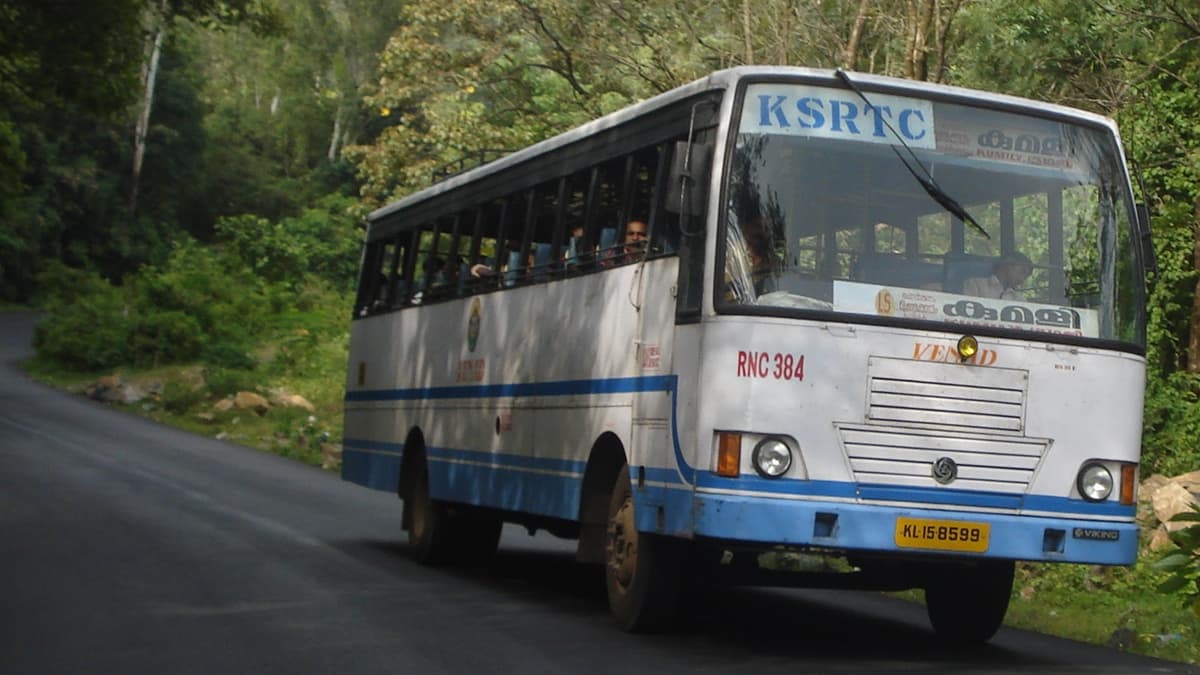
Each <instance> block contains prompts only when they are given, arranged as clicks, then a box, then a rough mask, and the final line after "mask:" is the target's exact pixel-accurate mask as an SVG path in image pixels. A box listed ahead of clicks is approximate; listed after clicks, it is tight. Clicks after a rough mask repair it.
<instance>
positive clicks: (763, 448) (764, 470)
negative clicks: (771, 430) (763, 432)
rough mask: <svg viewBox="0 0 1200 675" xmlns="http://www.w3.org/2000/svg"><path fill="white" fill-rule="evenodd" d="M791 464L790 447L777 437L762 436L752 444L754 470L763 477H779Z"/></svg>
mask: <svg viewBox="0 0 1200 675" xmlns="http://www.w3.org/2000/svg"><path fill="white" fill-rule="evenodd" d="M791 466H792V449H791V448H789V447H788V445H787V443H784V442H783V441H781V440H779V439H778V438H770V437H768V438H764V439H762V440H761V441H759V442H758V445H756V446H754V470H755V471H757V472H758V473H759V475H761V476H762V477H764V478H779V477H780V476H782V475H783V474H785V473H787V470H788V469H790V468H791Z"/></svg>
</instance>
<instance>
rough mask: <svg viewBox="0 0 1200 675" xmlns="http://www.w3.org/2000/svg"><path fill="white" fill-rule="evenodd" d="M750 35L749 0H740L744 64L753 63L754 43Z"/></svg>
mask: <svg viewBox="0 0 1200 675" xmlns="http://www.w3.org/2000/svg"><path fill="white" fill-rule="evenodd" d="M750 35H751V33H750V0H742V40H743V41H745V43H746V57H745V58H746V65H751V64H752V63H754V43H753V41H751V38H750Z"/></svg>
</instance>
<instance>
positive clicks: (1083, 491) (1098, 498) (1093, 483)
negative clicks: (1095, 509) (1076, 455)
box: [1075, 462, 1113, 502]
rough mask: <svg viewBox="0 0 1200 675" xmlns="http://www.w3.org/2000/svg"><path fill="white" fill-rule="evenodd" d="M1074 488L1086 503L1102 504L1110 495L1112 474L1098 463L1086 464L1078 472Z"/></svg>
mask: <svg viewBox="0 0 1200 675" xmlns="http://www.w3.org/2000/svg"><path fill="white" fill-rule="evenodd" d="M1075 487H1077V488H1078V489H1079V495H1080V496H1081V497H1083V498H1084V499H1086V500H1087V501H1089V502H1102V501H1104V500H1105V499H1108V496H1109V495H1110V494H1112V490H1113V477H1112V472H1110V471H1109V470H1108V468H1107V467H1105V466H1104V465H1103V464H1100V463H1099V462H1088V463H1087V464H1084V465H1083V468H1082V469H1080V470H1079V477H1078V478H1076V479H1075Z"/></svg>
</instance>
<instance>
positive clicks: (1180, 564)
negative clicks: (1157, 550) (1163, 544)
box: [1154, 504, 1200, 618]
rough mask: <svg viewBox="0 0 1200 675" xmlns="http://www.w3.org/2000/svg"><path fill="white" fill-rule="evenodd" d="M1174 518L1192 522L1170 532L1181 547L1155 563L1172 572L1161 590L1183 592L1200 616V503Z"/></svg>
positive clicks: (1186, 600) (1160, 567) (1182, 596)
mask: <svg viewBox="0 0 1200 675" xmlns="http://www.w3.org/2000/svg"><path fill="white" fill-rule="evenodd" d="M1171 520H1172V521H1174V522H1188V523H1193V524H1192V525H1189V526H1188V527H1185V528H1183V529H1181V530H1176V531H1175V532H1172V533H1171V541H1173V542H1174V543H1175V545H1176V546H1178V547H1179V548H1178V549H1176V550H1174V551H1171V552H1168V553H1167V554H1165V555H1164V556H1163V557H1162V558H1160V559H1159V560H1158V562H1156V563H1155V564H1154V568H1155V569H1157V570H1159V571H1162V572H1168V573H1169V574H1170V576H1169V577H1167V580H1166V581H1164V582H1163V583H1162V585H1160V586H1159V587H1158V590H1159V591H1161V592H1163V593H1178V594H1180V596H1181V599H1182V600H1183V604H1184V606H1185V607H1190V608H1191V610H1192V613H1193V614H1195V615H1196V616H1197V617H1198V618H1200V506H1196V505H1195V504H1193V505H1192V510H1191V511H1184V512H1183V513H1180V514H1178V515H1176V516H1175V517H1174V518H1172V519H1171Z"/></svg>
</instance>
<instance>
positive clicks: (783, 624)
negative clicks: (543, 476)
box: [340, 541, 1120, 672]
mask: <svg viewBox="0 0 1200 675" xmlns="http://www.w3.org/2000/svg"><path fill="white" fill-rule="evenodd" d="M340 548H341V549H342V550H343V552H345V553H347V554H349V555H352V556H354V557H355V558H357V559H359V560H361V561H366V562H369V563H371V564H372V565H375V566H379V567H381V568H383V569H386V570H387V571H388V573H389V574H392V575H395V576H397V577H408V576H410V575H415V576H426V575H434V576H435V577H437V578H439V579H441V580H447V581H449V580H452V583H453V585H454V586H455V587H456V588H458V589H459V590H460V591H462V590H463V589H464V587H466V588H470V589H471V591H468V592H475V591H477V592H479V593H493V594H495V593H498V594H502V595H505V596H508V598H509V599H510V600H511V601H512V602H517V603H523V604H524V605H526V606H528V611H529V612H531V613H532V612H548V613H550V614H555V615H560V617H561V615H570V616H569V617H568V618H561V619H560V620H566V621H575V622H577V623H578V625H577V626H575V628H576V629H577V630H595V629H600V630H606V631H612V632H613V633H618V634H619V630H618V629H617V628H616V627H615V626H614V625H612V622H611V619H610V617H609V614H608V607H607V600H606V597H605V590H604V577H603V569H602V568H601V567H599V566H595V565H592V566H584V565H580V564H577V563H576V562H575V561H574V556H573V554H572V553H570V552H548V551H529V550H509V549H502V550H501V551H500V552H499V553H498V554H497V556H496V558H495V559H494V560H493V561H492V562H491V564H489V565H487V566H480V567H473V568H440V569H431V568H426V567H422V566H420V565H418V564H417V563H415V562H414V561H413V560H412V558H411V555H410V552H409V549H408V546H407V545H404V544H401V543H399V542H383V541H358V542H345V543H343V544H342V545H341V546H340ZM689 599H690V602H688V603H687V604H686V606H685V607H684V610H683V612H682V616H683V618H682V619H681V622H680V625H679V630H677V631H674V632H672V633H668V634H662V635H654V636H646V637H640V636H639V637H634V638H632V639H635V640H637V641H638V642H639V643H640V644H641V645H642V646H651V647H657V648H660V649H662V650H664V651H670V652H673V653H679V652H680V650H683V651H684V652H686V653H691V654H693V655H694V656H697V657H701V656H703V657H704V658H709V657H708V656H705V655H713V657H715V658H716V659H717V661H718V662H735V663H736V662H738V661H739V660H746V659H752V660H754V661H756V662H759V663H761V662H762V661H763V660H764V659H765V660H766V661H767V662H768V663H774V662H794V663H795V664H796V665H799V664H800V663H804V664H808V665H809V666H811V665H812V664H814V663H816V664H820V668H821V669H822V670H826V669H832V670H843V669H845V670H861V669H862V668H863V667H864V664H872V665H873V666H878V665H881V664H888V665H887V669H889V670H891V669H914V668H915V669H919V670H921V671H922V672H928V671H930V670H940V669H943V668H945V669H949V670H954V671H955V672H961V669H962V668H963V667H964V666H966V668H967V670H968V671H971V670H974V669H982V670H983V671H985V672H999V671H1011V672H1028V671H1031V670H1032V671H1036V672H1063V671H1065V670H1073V669H1075V668H1076V667H1077V666H1078V663H1077V662H1073V661H1071V660H1070V657H1069V656H1068V655H1066V654H1063V660H1062V661H1059V660H1057V659H1055V660H1039V659H1036V658H1031V657H1030V656H1029V655H1028V654H1027V653H1021V652H1019V651H1015V650H1013V649H1010V648H1007V647H1005V646H1000V645H996V644H988V645H982V646H979V647H975V648H952V647H949V646H947V645H945V644H943V643H941V642H939V640H938V639H937V638H936V636H935V635H934V634H933V632H932V630H931V629H930V628H929V627H928V624H927V621H926V618H925V611H924V608H923V607H920V606H918V605H914V604H912V603H909V602H905V601H903V600H898V599H895V598H890V597H886V596H883V595H880V594H875V593H866V592H846V591H810V590H793V589H774V588H771V589H767V588H754V587H709V588H704V589H700V590H697V591H694V592H693V593H692V594H691V595H690V598H689ZM1009 632H1010V633H1015V634H1018V635H1028V636H1030V637H1031V638H1032V639H1035V640H1054V638H1047V637H1045V636H1039V635H1035V634H1024V633H1023V632H1021V631H1009ZM1002 634H1003V633H1002ZM1060 642H1063V644H1066V645H1078V647H1079V648H1083V649H1095V648H1094V647H1091V646H1090V645H1082V644H1078V643H1071V642H1068V641H1060ZM1055 664H1059V665H1058V666H1056V665H1055ZM747 665H748V664H747ZM1059 666H1063V667H1059ZM1117 672H1120V671H1117Z"/></svg>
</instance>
